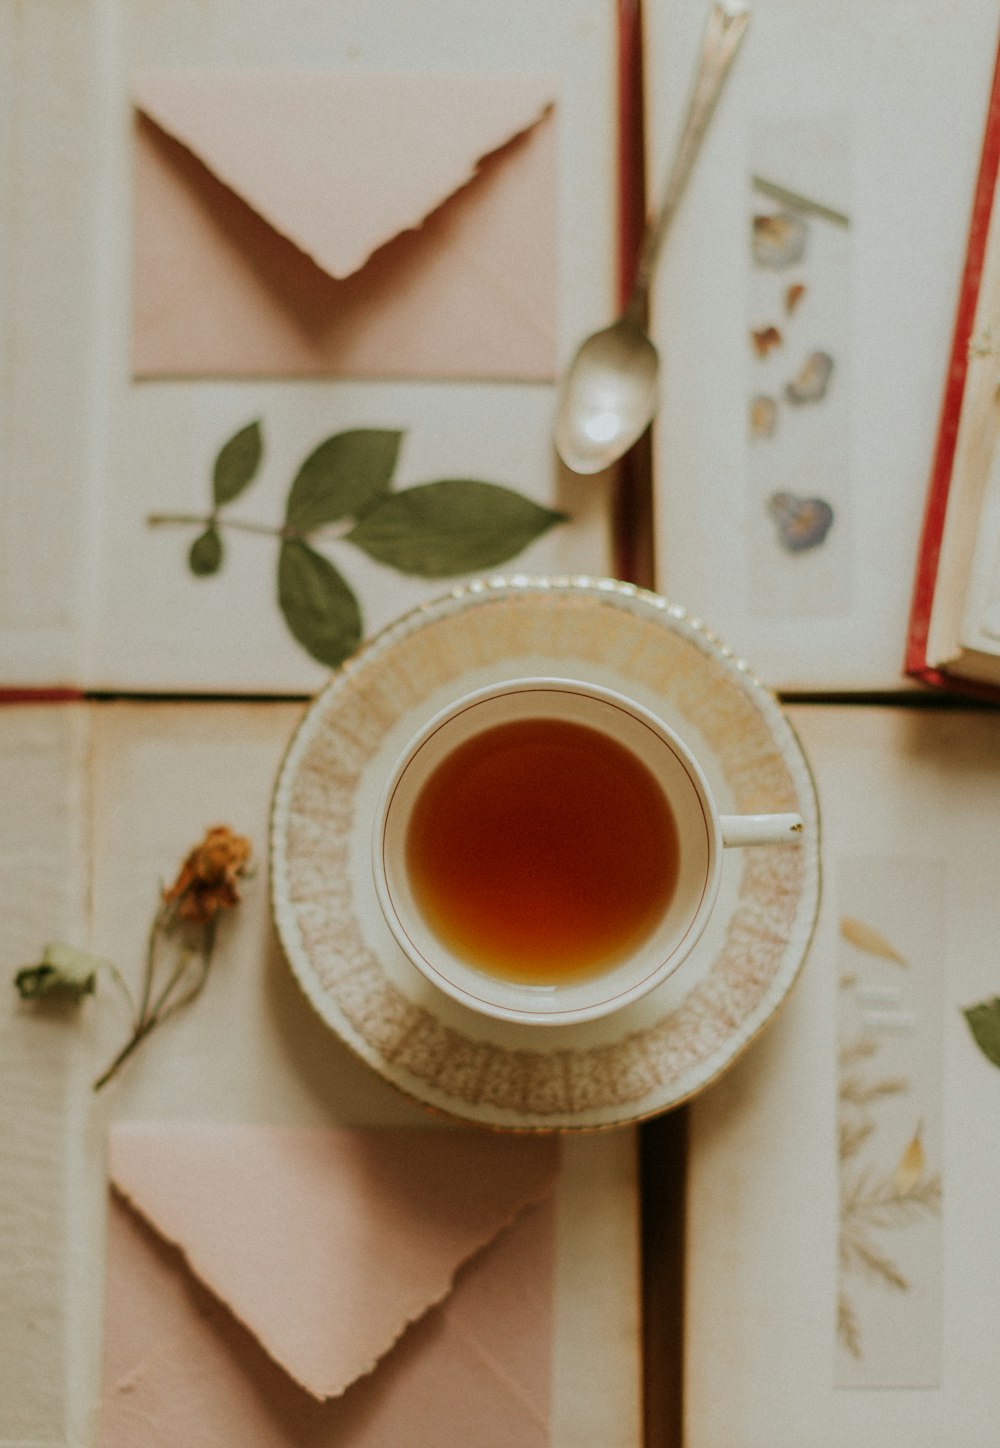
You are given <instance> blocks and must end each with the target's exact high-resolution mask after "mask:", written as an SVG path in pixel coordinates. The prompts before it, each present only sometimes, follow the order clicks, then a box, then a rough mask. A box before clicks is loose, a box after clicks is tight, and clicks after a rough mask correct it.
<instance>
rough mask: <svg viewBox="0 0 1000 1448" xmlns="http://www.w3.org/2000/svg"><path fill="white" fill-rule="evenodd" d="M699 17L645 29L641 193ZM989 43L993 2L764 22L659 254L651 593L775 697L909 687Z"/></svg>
mask: <svg viewBox="0 0 1000 1448" xmlns="http://www.w3.org/2000/svg"><path fill="white" fill-rule="evenodd" d="M703 20H704V14H703V12H702V11H701V10H699V9H698V7H692V6H685V5H681V4H678V3H668V4H665V5H659V6H655V7H651V8H650V10H649V11H648V13H647V35H648V58H647V77H649V78H651V81H652V83H651V84H650V85H649V98H650V99H649V107H648V116H647V120H648V135H649V138H650V160H649V168H648V184H649V189H650V192H651V194H652V195H657V194H659V191H660V188H661V186H662V184H663V181H662V178H663V177H664V176H665V174H666V173H667V170H668V167H669V159H670V155H671V150H672V147H673V146H674V144H675V143H676V138H677V136H678V133H679V128H680V125H681V117H682V114H683V110H684V106H685V103H686V99H687V96H688V94H689V91H690V84H691V72H692V68H693V66H694V63H695V59H696V55H697V51H698V47H699V43H700V29H701V26H702V24H703ZM996 41H997V16H996V8H995V6H993V5H992V4H990V3H988V0H976V3H974V4H970V5H966V6H963V7H962V10H961V14H957V13H954V12H952V11H948V12H947V13H945V11H944V10H942V9H941V7H940V6H937V5H934V4H932V3H930V0H922V3H920V4H913V3H909V0H890V3H886V4H881V5H878V6H877V7H873V6H870V5H865V4H862V3H859V0H836V3H833V4H828V5H824V6H822V7H816V6H812V5H807V4H804V3H791V4H789V3H779V0H763V3H761V4H760V5H756V6H754V7H753V10H752V16H751V20H750V24H749V26H748V28H747V32H746V38H745V40H744V42H743V45H742V47H741V50H740V53H739V54H738V56H737V58H736V61H735V63H734V66H733V70H732V73H731V76H730V79H729V80H728V82H727V86H726V90H725V93H724V94H723V96H722V99H721V102H720V105H719V108H718V111H717V112H716V114H715V116H714V118H713V120H712V123H711V127H710V130H709V132H708V134H707V137H706V141H705V145H704V148H703V150H702V152H701V154H700V156H699V158H698V161H697V163H696V167H695V170H694V173H693V175H692V178H691V181H690V184H689V186H688V189H687V191H686V193H685V195H684V197H683V199H682V201H681V205H680V209H679V211H678V213H677V216H676V219H675V222H674V224H673V229H672V232H671V235H670V238H669V241H668V243H667V245H666V247H665V249H664V252H663V256H662V258H661V261H660V264H659V268H658V271H657V278H656V284H655V288H654V297H653V333H654V340H655V341H656V342H657V344H658V346H659V348H660V351H661V358H662V403H661V409H660V413H659V416H658V418H657V422H656V433H655V450H656V461H655V479H656V480H655V507H656V526H655V532H656V551H657V574H658V586H659V588H660V590H661V591H662V592H664V593H666V594H667V595H668V596H669V597H670V598H671V600H672V601H674V602H677V603H678V604H681V605H683V606H684V607H686V608H688V609H690V610H692V611H693V612H695V613H697V614H698V615H699V616H700V617H702V618H704V620H705V621H706V623H707V624H708V625H709V626H710V627H712V628H714V629H715V630H716V631H717V632H718V633H719V634H720V635H721V636H722V637H723V638H724V639H725V640H726V642H727V643H729V644H730V645H731V646H732V647H733V648H734V649H735V650H736V651H737V653H739V654H740V655H741V656H743V657H745V658H746V659H747V660H748V661H749V662H750V664H751V665H752V666H753V667H754V668H755V669H756V670H757V671H758V672H759V673H761V674H762V675H763V677H764V678H765V680H766V681H767V682H768V683H770V684H772V685H774V686H777V687H781V688H785V689H789V690H792V689H805V690H809V689H835V690H840V689H897V688H900V687H905V686H906V681H905V680H904V679H903V677H902V657H903V652H904V644H905V637H906V628H907V616H908V610H909V603H910V594H911V589H912V579H913V571H914V565H915V558H916V547H917V540H918V536H919V530H920V525H921V519H922V510H923V499H924V492H925V487H926V480H927V476H928V473H929V469H930V464H931V459H932V456H933V446H934V436H935V429H936V425H937V418H938V413H939V408H940V398H941V387H942V382H943V378H944V373H945V369H946V368H947V365H948V357H949V350H950V339H951V332H952V328H953V324H954V308H955V299H956V294H957V290H958V285H959V281H960V277H961V272H962V262H963V257H964V252H965V243H966V237H967V230H968V221H969V213H970V206H971V201H972V195H973V187H974V183H975V178H976V171H977V165H978V161H979V155H980V148H981V143H982V131H983V122H984V117H985V114H986V105H987V100H988V96H989V90H990V81H991V76H992V68H993V64H994V61H995V57H996ZM760 182H763V183H764V184H765V187H766V188H767V189H766V190H763V189H762V188H761V186H760V184H759V183H760Z"/></svg>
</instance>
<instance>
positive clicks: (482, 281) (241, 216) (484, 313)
mask: <svg viewBox="0 0 1000 1448" xmlns="http://www.w3.org/2000/svg"><path fill="white" fill-rule="evenodd" d="M134 93H135V101H136V108H137V111H138V112H139V119H138V124H137V130H136V173H135V182H136V236H135V267H134V272H135V335H134V365H135V369H136V371H137V372H138V373H139V374H140V375H176V374H179V373H187V374H226V375H237V376H256V375H296V376H303V375H324V374H337V375H343V374H353V375H362V376H364V375H369V376H387V375H391V376H407V375H414V376H428V375H429V376H465V375H468V376H511V377H524V378H538V377H551V376H552V375H553V372H554V368H555V361H556V350H555V349H556V328H555V257H556V225H555V193H556V184H555V147H554V128H553V123H552V117H551V115H547V114H546V112H547V111H548V110H549V108H550V107H551V103H552V86H551V84H550V83H549V82H548V81H543V80H538V79H536V78H531V77H502V76H476V77H469V76H452V77H442V76H422V75H411V76H386V75H360V74H351V73H348V74H331V73H328V72H322V71H319V72H302V73H289V72H274V73H266V72H248V73H238V72H236V73H225V72H223V73H218V72H198V71H193V72H171V71H161V72H149V73H145V74H143V75H141V76H140V77H139V78H138V79H137V81H136V83H135V87H134Z"/></svg>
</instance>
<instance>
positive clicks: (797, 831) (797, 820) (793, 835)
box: [719, 814, 802, 845]
mask: <svg viewBox="0 0 1000 1448" xmlns="http://www.w3.org/2000/svg"><path fill="white" fill-rule="evenodd" d="M719 824H720V825H721V827H722V843H723V844H724V845H790V844H792V843H793V842H794V841H795V840H797V839H799V838H800V837H801V834H802V817H801V816H800V815H797V814H745V815H720V816H719Z"/></svg>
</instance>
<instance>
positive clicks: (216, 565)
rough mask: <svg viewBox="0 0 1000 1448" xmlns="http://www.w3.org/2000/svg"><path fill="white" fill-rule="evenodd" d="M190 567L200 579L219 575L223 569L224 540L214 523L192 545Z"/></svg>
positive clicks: (189, 557)
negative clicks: (211, 574)
mask: <svg viewBox="0 0 1000 1448" xmlns="http://www.w3.org/2000/svg"><path fill="white" fill-rule="evenodd" d="M188 567H189V568H190V570H191V572H192V573H195V574H197V576H198V577H199V578H205V577H207V576H208V574H210V573H218V571H219V569H220V568H221V567H222V538H221V536H220V534H219V530H218V528H216V526H215V524H214V523H212V524H209V526H208V527H207V528H206V529H205V531H204V533H201V534H199V536H198V537H197V538H196V539H195V540H194V542H193V543H192V544H191V550H190V552H189V553H188Z"/></svg>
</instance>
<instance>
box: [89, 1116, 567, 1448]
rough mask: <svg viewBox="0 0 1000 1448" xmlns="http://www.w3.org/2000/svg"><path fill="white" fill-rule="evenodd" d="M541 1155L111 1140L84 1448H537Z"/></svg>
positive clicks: (342, 1140) (548, 1308)
mask: <svg viewBox="0 0 1000 1448" xmlns="http://www.w3.org/2000/svg"><path fill="white" fill-rule="evenodd" d="M439 1139H440V1146H439ZM449 1140H450V1144H451V1145H452V1146H453V1147H454V1148H455V1151H454V1155H453V1156H451V1157H450V1158H449V1157H448V1155H447V1154H446V1152H447V1147H446V1146H445V1142H446V1141H449ZM442 1147H444V1150H442V1149H441V1148H442ZM511 1148H512V1149H511ZM555 1153H556V1148H555V1145H554V1143H552V1142H547V1141H538V1140H533V1139H516V1140H515V1139H510V1138H503V1137H491V1136H488V1135H487V1134H485V1133H471V1132H458V1133H447V1134H446V1133H443V1132H423V1131H409V1132H407V1131H385V1132H379V1131H374V1132H347V1131H331V1132H328V1131H316V1130H305V1131H302V1130H285V1129H275V1128H249V1127H246V1128H229V1127H211V1128H177V1127H149V1128H127V1129H125V1130H124V1131H123V1130H121V1129H119V1130H117V1131H116V1132H115V1133H114V1137H113V1140H112V1149H111V1174H112V1181H113V1183H114V1184H115V1187H116V1191H117V1193H118V1195H117V1196H115V1197H114V1198H113V1200H112V1204H111V1212H110V1216H109V1231H108V1280H107V1295H106V1328H105V1369H104V1392H103V1400H102V1417H101V1436H100V1439H99V1441H100V1443H101V1445H102V1448H126V1445H127V1448H153V1445H156V1448H160V1445H163V1448H166V1445H168V1444H170V1445H176V1444H178V1443H183V1444H184V1445H185V1448H217V1445H218V1444H219V1443H223V1442H226V1443H239V1444H240V1448H292V1445H294V1448H333V1445H337V1448H398V1445H399V1444H401V1443H447V1442H448V1441H449V1440H450V1439H452V1438H453V1437H455V1435H456V1434H458V1433H460V1434H461V1435H462V1442H463V1443H464V1442H470V1441H471V1442H475V1443H476V1444H477V1445H479V1448H514V1445H518V1448H545V1445H547V1444H548V1442H549V1436H550V1435H549V1397H550V1378H551V1337H552V1317H553V1310H552V1286H553V1265H554V1241H553V1223H554V1219H553V1210H552V1203H551V1199H550V1197H549V1196H547V1195H546V1194H547V1193H548V1192H550V1190H551V1186H552V1182H553V1173H554V1171H555V1168H556V1160H557V1158H556V1154H555ZM404 1183H405V1186H404ZM126 1203H127V1204H126ZM174 1244H176V1245H174ZM473 1244H477V1245H473Z"/></svg>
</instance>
